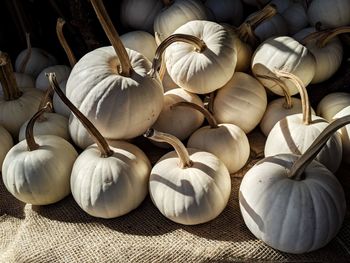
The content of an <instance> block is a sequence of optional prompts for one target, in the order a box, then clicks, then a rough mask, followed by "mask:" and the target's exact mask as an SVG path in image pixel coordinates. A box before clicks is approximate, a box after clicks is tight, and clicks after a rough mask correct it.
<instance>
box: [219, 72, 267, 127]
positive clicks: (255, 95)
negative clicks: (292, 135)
mask: <svg viewBox="0 0 350 263" xmlns="http://www.w3.org/2000/svg"><path fill="white" fill-rule="evenodd" d="M266 106H267V97H266V91H265V89H264V87H263V86H262V85H261V84H260V83H259V81H257V80H256V79H255V78H254V77H252V76H250V75H248V74H246V73H242V72H236V73H235V74H234V75H233V77H232V79H231V80H230V81H229V82H228V83H227V84H226V85H225V86H223V87H222V88H221V89H219V90H218V91H217V94H216V96H215V99H214V102H213V114H214V117H215V119H216V120H217V121H218V122H219V123H231V124H235V125H237V126H238V127H240V128H241V129H242V130H243V131H244V132H245V133H249V132H250V131H252V130H253V129H254V128H255V127H256V126H257V125H258V124H259V122H260V120H261V118H262V117H263V115H264V112H265V110H266Z"/></svg>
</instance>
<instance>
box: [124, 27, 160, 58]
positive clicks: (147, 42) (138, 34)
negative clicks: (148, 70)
mask: <svg viewBox="0 0 350 263" xmlns="http://www.w3.org/2000/svg"><path fill="white" fill-rule="evenodd" d="M120 40H121V41H122V42H123V45H124V47H126V48H128V49H132V50H135V51H137V52H139V53H141V54H142V55H144V56H145V57H146V58H148V60H149V61H152V60H153V58H154V55H155V54H156V50H157V44H156V40H155V39H154V36H152V35H151V34H150V33H147V32H145V31H131V32H128V33H125V34H123V35H121V36H120Z"/></svg>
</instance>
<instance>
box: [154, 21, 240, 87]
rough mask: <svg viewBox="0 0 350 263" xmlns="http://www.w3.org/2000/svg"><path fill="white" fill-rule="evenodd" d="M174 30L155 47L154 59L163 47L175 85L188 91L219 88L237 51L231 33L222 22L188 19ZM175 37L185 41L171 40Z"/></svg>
mask: <svg viewBox="0 0 350 263" xmlns="http://www.w3.org/2000/svg"><path fill="white" fill-rule="evenodd" d="M174 34H176V35H175V36H173V37H171V38H168V39H167V40H166V43H165V42H163V45H162V46H160V48H159V49H158V53H159V54H160V55H159V56H158V59H160V58H161V54H162V52H163V51H164V49H165V48H166V51H165V56H164V59H165V64H166V68H167V70H168V73H169V75H170V77H171V78H172V80H173V81H174V82H175V83H176V84H177V85H179V86H180V87H181V88H183V89H185V90H187V91H189V92H193V93H197V94H205V93H210V92H212V91H214V90H216V89H219V88H221V87H222V86H223V85H225V84H226V83H227V82H228V81H229V80H230V79H231V77H232V75H233V73H234V71H235V67H236V61H237V52H236V49H235V41H234V38H233V36H232V34H230V33H229V31H228V30H226V29H225V28H224V27H223V26H221V25H219V24H217V23H214V22H209V21H191V22H188V23H187V24H185V25H183V26H181V27H180V28H178V29H177V30H176V31H175V32H174ZM178 34H181V36H180V37H178ZM183 34H184V35H189V36H184V35H183ZM176 41H185V42H188V43H182V42H179V43H173V42H176ZM171 43H173V44H171ZM189 43H191V44H189ZM170 44H171V45H170ZM168 45H170V46H168ZM167 46H168V47H167ZM194 47H195V48H194Z"/></svg>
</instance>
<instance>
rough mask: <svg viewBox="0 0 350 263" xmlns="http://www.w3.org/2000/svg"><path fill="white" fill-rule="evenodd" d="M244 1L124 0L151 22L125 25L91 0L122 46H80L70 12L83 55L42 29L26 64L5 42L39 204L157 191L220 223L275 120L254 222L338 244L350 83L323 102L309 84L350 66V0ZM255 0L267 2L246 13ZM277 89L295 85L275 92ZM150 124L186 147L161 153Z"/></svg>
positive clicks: (349, 140) (107, 205) (121, 205)
mask: <svg viewBox="0 0 350 263" xmlns="http://www.w3.org/2000/svg"><path fill="white" fill-rule="evenodd" d="M243 2H244V4H243V3H242V2H241V0H206V1H199V0H163V1H160V0H148V1H143V0H124V1H123V2H122V4H121V18H120V19H121V21H122V22H123V24H124V25H125V27H128V28H132V29H134V30H137V31H130V32H128V33H126V34H124V35H122V36H121V37H119V36H118V34H117V32H116V30H115V28H114V27H113V24H112V22H111V20H110V18H109V17H108V14H107V13H108V12H107V10H106V9H105V8H104V5H103V3H102V0H91V3H92V6H93V8H94V10H95V12H96V15H97V17H98V19H99V21H100V23H101V25H102V27H103V29H104V30H105V32H106V34H107V36H108V38H109V40H110V43H111V45H112V46H108V47H101V48H98V49H96V50H93V51H91V52H89V53H88V54H86V55H85V56H83V57H82V58H81V59H80V60H79V61H76V59H75V58H74V55H73V54H72V52H71V50H70V48H69V45H68V44H67V41H66V40H65V39H64V35H63V31H62V28H63V24H64V21H62V20H58V23H57V32H58V36H59V40H60V42H61V44H62V46H63V47H64V49H65V50H66V53H67V55H68V57H69V61H70V63H71V66H72V69H71V68H69V67H67V66H65V65H56V64H57V60H56V59H55V58H54V57H53V56H52V55H50V54H48V53H47V52H45V51H43V50H42V49H39V48H34V47H31V45H30V40H29V37H28V47H27V49H25V50H24V51H23V52H22V53H20V54H19V55H18V57H17V59H16V62H15V67H14V68H15V70H16V72H15V73H14V72H13V68H12V65H11V61H10V59H9V56H8V55H7V54H6V53H3V52H1V53H0V67H1V72H0V78H1V85H2V88H1V93H0V124H1V126H0V167H1V172H2V179H3V182H4V184H5V186H6V188H7V189H8V191H9V192H10V193H11V194H12V195H13V196H14V197H16V198H17V199H19V200H21V201H23V202H25V203H29V204H34V205H46V204H52V203H55V202H57V201H59V200H61V199H63V198H64V197H66V196H67V195H69V194H70V193H72V195H73V197H74V199H75V201H76V202H77V204H78V205H79V206H80V207H81V209H83V210H84V211H85V212H86V213H88V214H90V215H92V216H95V217H101V218H114V217H118V216H122V215H124V214H127V213H128V212H130V211H132V210H133V209H135V208H137V207H138V206H139V205H140V203H141V202H142V201H143V200H144V198H145V197H146V195H147V194H149V195H150V197H151V199H152V202H153V203H154V205H155V206H156V207H157V208H158V209H159V211H160V212H161V213H162V214H163V215H164V216H165V217H167V218H169V219H170V220H172V221H174V222H176V223H179V224H186V225H195V224H201V223H205V222H208V221H210V220H212V219H214V218H215V217H217V216H218V215H219V214H220V213H221V212H222V211H223V210H224V209H225V207H226V205H227V202H228V200H229V196H230V195H231V194H232V192H231V179H230V174H232V173H235V172H237V171H239V170H240V169H241V168H242V167H244V166H245V165H246V163H247V160H248V158H249V154H250V146H249V142H248V139H247V136H246V134H247V133H249V132H251V131H252V130H253V129H255V128H257V127H258V126H259V125H260V128H261V131H262V132H263V133H264V134H265V135H266V136H267V140H266V145H265V159H262V160H261V161H260V162H258V163H257V164H256V165H255V166H254V167H253V168H251V169H250V170H249V171H248V172H247V174H246V175H245V176H244V178H243V180H242V183H241V186H240V191H239V203H240V209H241V213H242V216H243V218H244V221H245V223H246V225H247V227H248V228H249V230H250V231H251V232H252V233H253V234H254V235H255V236H256V237H257V238H259V239H261V240H263V241H264V242H266V243H267V244H268V245H270V246H272V247H273V248H276V249H279V250H281V251H285V252H290V253H304V252H309V251H313V250H316V249H319V248H321V247H323V246H325V245H326V244H327V243H328V242H329V241H330V240H331V239H332V238H334V237H335V235H336V234H337V232H338V231H339V229H340V227H341V225H342V222H343V219H344V217H345V212H346V202H345V196H344V191H343V189H342V186H341V185H340V183H339V181H338V180H337V178H336V177H335V175H334V174H335V172H336V171H337V169H338V167H339V165H340V163H341V161H342V160H343V161H345V162H348V163H349V162H350V137H349V136H350V130H349V129H350V126H345V125H346V124H348V123H349V122H350V117H349V114H350V94H347V93H333V94H330V95H328V96H326V97H325V98H324V99H323V100H322V101H321V102H320V104H319V105H318V107H317V111H316V113H317V115H316V114H315V112H314V110H313V109H312V108H311V106H310V103H309V99H308V94H307V86H308V84H310V83H314V84H315V83H320V82H323V81H325V80H327V79H329V78H330V77H331V76H332V75H333V74H334V73H335V72H336V71H337V70H338V68H339V67H340V64H341V62H342V60H343V47H342V43H341V41H340V40H339V38H338V37H337V36H338V35H339V34H342V33H347V32H350V27H348V25H350V0H336V1H328V0H313V1H292V0H273V1H271V2H270V1H266V0H260V1H254V0H245V1H243ZM268 2H270V3H268ZM246 5H253V6H254V5H255V6H256V7H257V10H258V11H257V12H255V13H253V14H251V15H249V16H248V17H247V18H244V17H243V13H244V12H243V8H244V7H246ZM244 19H245V20H244ZM34 79H36V80H35V81H34ZM54 91H55V92H54ZM267 92H270V93H271V94H276V95H280V96H281V98H278V99H275V100H272V101H269V102H268V100H267V98H268V96H267ZM53 93H54V95H53ZM296 94H300V99H299V98H297V97H298V96H297V97H292V96H293V95H296ZM52 96H53V98H52ZM204 100H205V101H209V103H204ZM72 113H73V114H72ZM204 119H206V120H207V123H208V125H206V126H204V124H203V123H204ZM329 122H332V123H331V124H329ZM343 126H345V127H343ZM338 129H339V130H338ZM141 135H143V136H145V137H147V138H149V139H150V140H152V142H154V144H155V145H157V146H158V147H170V146H171V147H173V148H174V150H175V151H171V150H169V153H167V154H166V155H164V156H163V157H162V158H160V159H159V161H158V162H157V163H156V164H155V165H154V166H153V168H152V167H151V164H150V161H149V160H148V157H147V156H146V155H145V153H143V152H142V151H141V149H139V148H138V147H137V146H136V145H133V144H132V140H131V141H130V139H133V138H135V137H137V136H141ZM16 141H19V142H18V143H17V144H16V145H13V144H14V142H16ZM181 141H187V146H185V145H184V144H183V143H182V142H181ZM77 148H80V149H81V150H79V152H80V154H78V152H77V150H76V149H77ZM342 156H344V158H343V159H342ZM232 223H234V222H232Z"/></svg>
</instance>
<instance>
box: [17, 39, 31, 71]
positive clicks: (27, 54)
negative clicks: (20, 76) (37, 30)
mask: <svg viewBox="0 0 350 263" xmlns="http://www.w3.org/2000/svg"><path fill="white" fill-rule="evenodd" d="M26 42H27V52H26V55H25V57H24V59H23V61H22V63H21V65H20V66H19V70H18V72H19V73H23V72H24V71H25V69H26V66H27V64H28V61H29V59H30V57H31V56H32V43H31V42H30V34H29V33H26Z"/></svg>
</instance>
